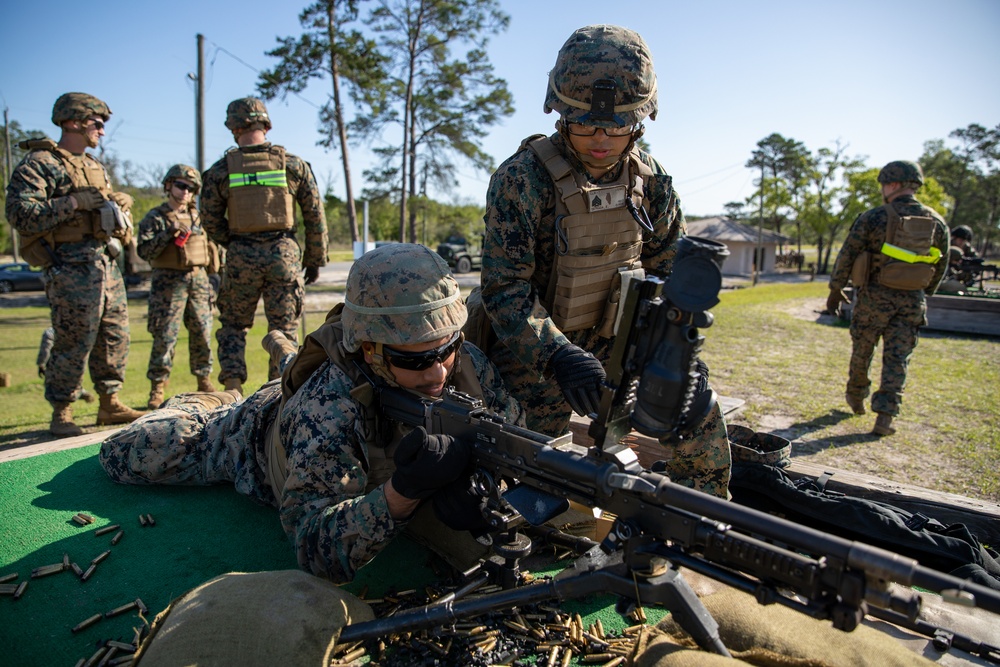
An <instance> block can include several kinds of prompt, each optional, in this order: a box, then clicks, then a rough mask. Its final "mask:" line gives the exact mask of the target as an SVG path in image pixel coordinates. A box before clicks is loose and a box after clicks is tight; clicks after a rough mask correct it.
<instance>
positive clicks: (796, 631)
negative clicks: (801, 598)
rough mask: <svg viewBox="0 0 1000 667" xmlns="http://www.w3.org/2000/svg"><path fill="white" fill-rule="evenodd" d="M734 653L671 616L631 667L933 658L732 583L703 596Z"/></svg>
mask: <svg viewBox="0 0 1000 667" xmlns="http://www.w3.org/2000/svg"><path fill="white" fill-rule="evenodd" d="M701 601H702V603H704V605H705V607H706V608H707V609H708V611H709V612H710V613H711V614H712V617H713V618H715V620H716V622H718V624H719V636H720V638H721V639H722V643H723V644H725V646H726V648H728V649H729V652H730V653H732V654H733V657H732V658H724V657H722V656H718V655H714V654H711V653H706V652H705V651H702V650H700V649H698V648H696V647H695V645H694V641H693V640H692V639H691V638H690V637H689V635H688V634H687V633H686V632H685V631H684V630H683V629H681V627H680V626H679V625H678V624H677V622H676V621H675V620H674V619H673V617H672V616H668V617H667V618H665V619H663V621H661V622H660V624H659V625H658V626H657V629H656V631H654V632H652V633H650V634H649V635H648V636H647V637H644V638H642V641H641V642H640V644H639V645H638V646H637V647H636V652H637V656H636V657H635V659H634V660H633V663H632V664H633V665H634V666H635V667H688V666H690V667H696V666H697V667H700V666H702V665H706V666H711V667H715V666H718V667H729V666H733V667H735V666H737V665H742V664H751V665H759V666H766V667H865V666H870V667H919V666H920V665H926V666H927V667H930V666H931V665H934V663H933V662H932V661H930V660H928V659H926V658H924V657H921V656H919V655H917V654H916V653H914V652H912V651H910V650H908V649H906V648H905V647H904V646H902V645H901V644H900V643H899V642H897V641H896V640H895V639H893V638H892V637H890V636H889V635H886V634H884V633H881V632H878V631H877V630H874V629H872V628H869V627H867V626H864V625H862V626H859V627H857V628H856V629H855V630H854V631H853V632H842V631H840V630H837V629H836V628H834V627H833V625H832V624H831V623H830V621H819V620H816V619H814V618H811V617H809V616H807V615H805V614H800V613H798V612H796V611H793V610H792V609H788V608H787V607H783V606H781V605H778V604H773V605H767V606H764V605H760V604H758V603H757V601H756V600H755V599H754V598H753V596H751V595H749V594H747V593H743V592H741V591H738V590H736V589H733V588H728V587H726V588H723V589H722V590H720V591H719V592H718V593H715V594H713V595H709V596H706V597H703V598H702V599H701Z"/></svg>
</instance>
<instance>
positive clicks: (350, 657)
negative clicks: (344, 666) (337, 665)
mask: <svg viewBox="0 0 1000 667" xmlns="http://www.w3.org/2000/svg"><path fill="white" fill-rule="evenodd" d="M364 654H365V647H364V646H360V647H358V648H356V649H354V650H353V651H351V652H350V653H346V654H344V657H342V658H340V659H339V662H344V663H347V662H354V661H355V660H357V659H358V658H360V657H361V656H363V655H364Z"/></svg>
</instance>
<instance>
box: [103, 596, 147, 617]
mask: <svg viewBox="0 0 1000 667" xmlns="http://www.w3.org/2000/svg"><path fill="white" fill-rule="evenodd" d="M138 608H139V605H138V604H136V602H135V600H132V601H131V602H126V603H125V604H123V605H121V606H120V607H115V608H114V609H112V610H111V611H106V612H104V618H111V617H113V616H118V615H119V614H124V613H125V612H127V611H132V610H133V609H138Z"/></svg>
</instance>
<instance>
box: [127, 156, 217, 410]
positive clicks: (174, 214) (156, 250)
mask: <svg viewBox="0 0 1000 667" xmlns="http://www.w3.org/2000/svg"><path fill="white" fill-rule="evenodd" d="M200 189H201V174H199V173H198V170H197V169H195V168H194V167H191V166H188V165H186V164H175V165H173V166H172V167H170V169H168V170H167V173H166V174H165V175H164V177H163V191H164V193H165V194H166V196H167V200H166V201H165V202H163V203H162V204H160V205H159V206H157V207H156V208H154V209H152V210H150V211H149V212H148V213H147V214H146V216H145V217H144V218H143V219H142V222H140V223H139V233H138V236H137V239H136V241H137V251H138V253H139V256H140V257H142V258H143V259H144V260H146V261H147V262H149V264H150V266H151V267H152V269H153V270H152V275H151V276H150V283H149V315H148V321H147V323H146V328H147V330H148V331H149V333H150V334H151V335H152V336H153V345H152V348H151V349H150V351H149V366H148V368H147V370H146V377H147V378H149V382H150V390H149V402H148V403H147V405H146V407H148V408H149V409H150V410H155V409H156V408H158V407H160V404H161V403H163V398H164V394H165V392H166V389H167V383H168V382H169V380H170V372H171V370H172V369H173V366H174V353H175V352H176V348H177V337H178V335H179V334H180V328H181V322H183V323H184V328H185V329H187V331H188V356H189V366H190V369H191V374H192V375H194V376H195V378H196V379H197V384H198V391H215V385H213V384H212V379H211V375H212V322H213V316H212V285H211V283H210V282H209V272H210V271H212V272H215V271H218V266H217V264H218V252H217V251H216V250H215V249H214V248H213V247H212V242H211V241H210V240H209V239H208V235H207V234H206V233H205V230H204V228H203V227H202V226H201V218H200V216H199V214H198V207H197V204H196V203H195V197H196V196H197V194H198V191H199V190H200ZM213 257H214V258H215V259H214V260H213Z"/></svg>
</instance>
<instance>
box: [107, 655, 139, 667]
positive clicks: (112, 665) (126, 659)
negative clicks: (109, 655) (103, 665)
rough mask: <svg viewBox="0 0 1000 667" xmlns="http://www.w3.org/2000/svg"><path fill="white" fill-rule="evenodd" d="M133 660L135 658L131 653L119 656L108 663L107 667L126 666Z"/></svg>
mask: <svg viewBox="0 0 1000 667" xmlns="http://www.w3.org/2000/svg"><path fill="white" fill-rule="evenodd" d="M134 659H135V656H134V655H132V654H131V653H126V654H125V655H120V656H118V657H117V658H115V659H114V660H112V661H111V662H109V663H108V667H116V666H117V665H127V664H129V663H131V662H132V661H133V660H134Z"/></svg>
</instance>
